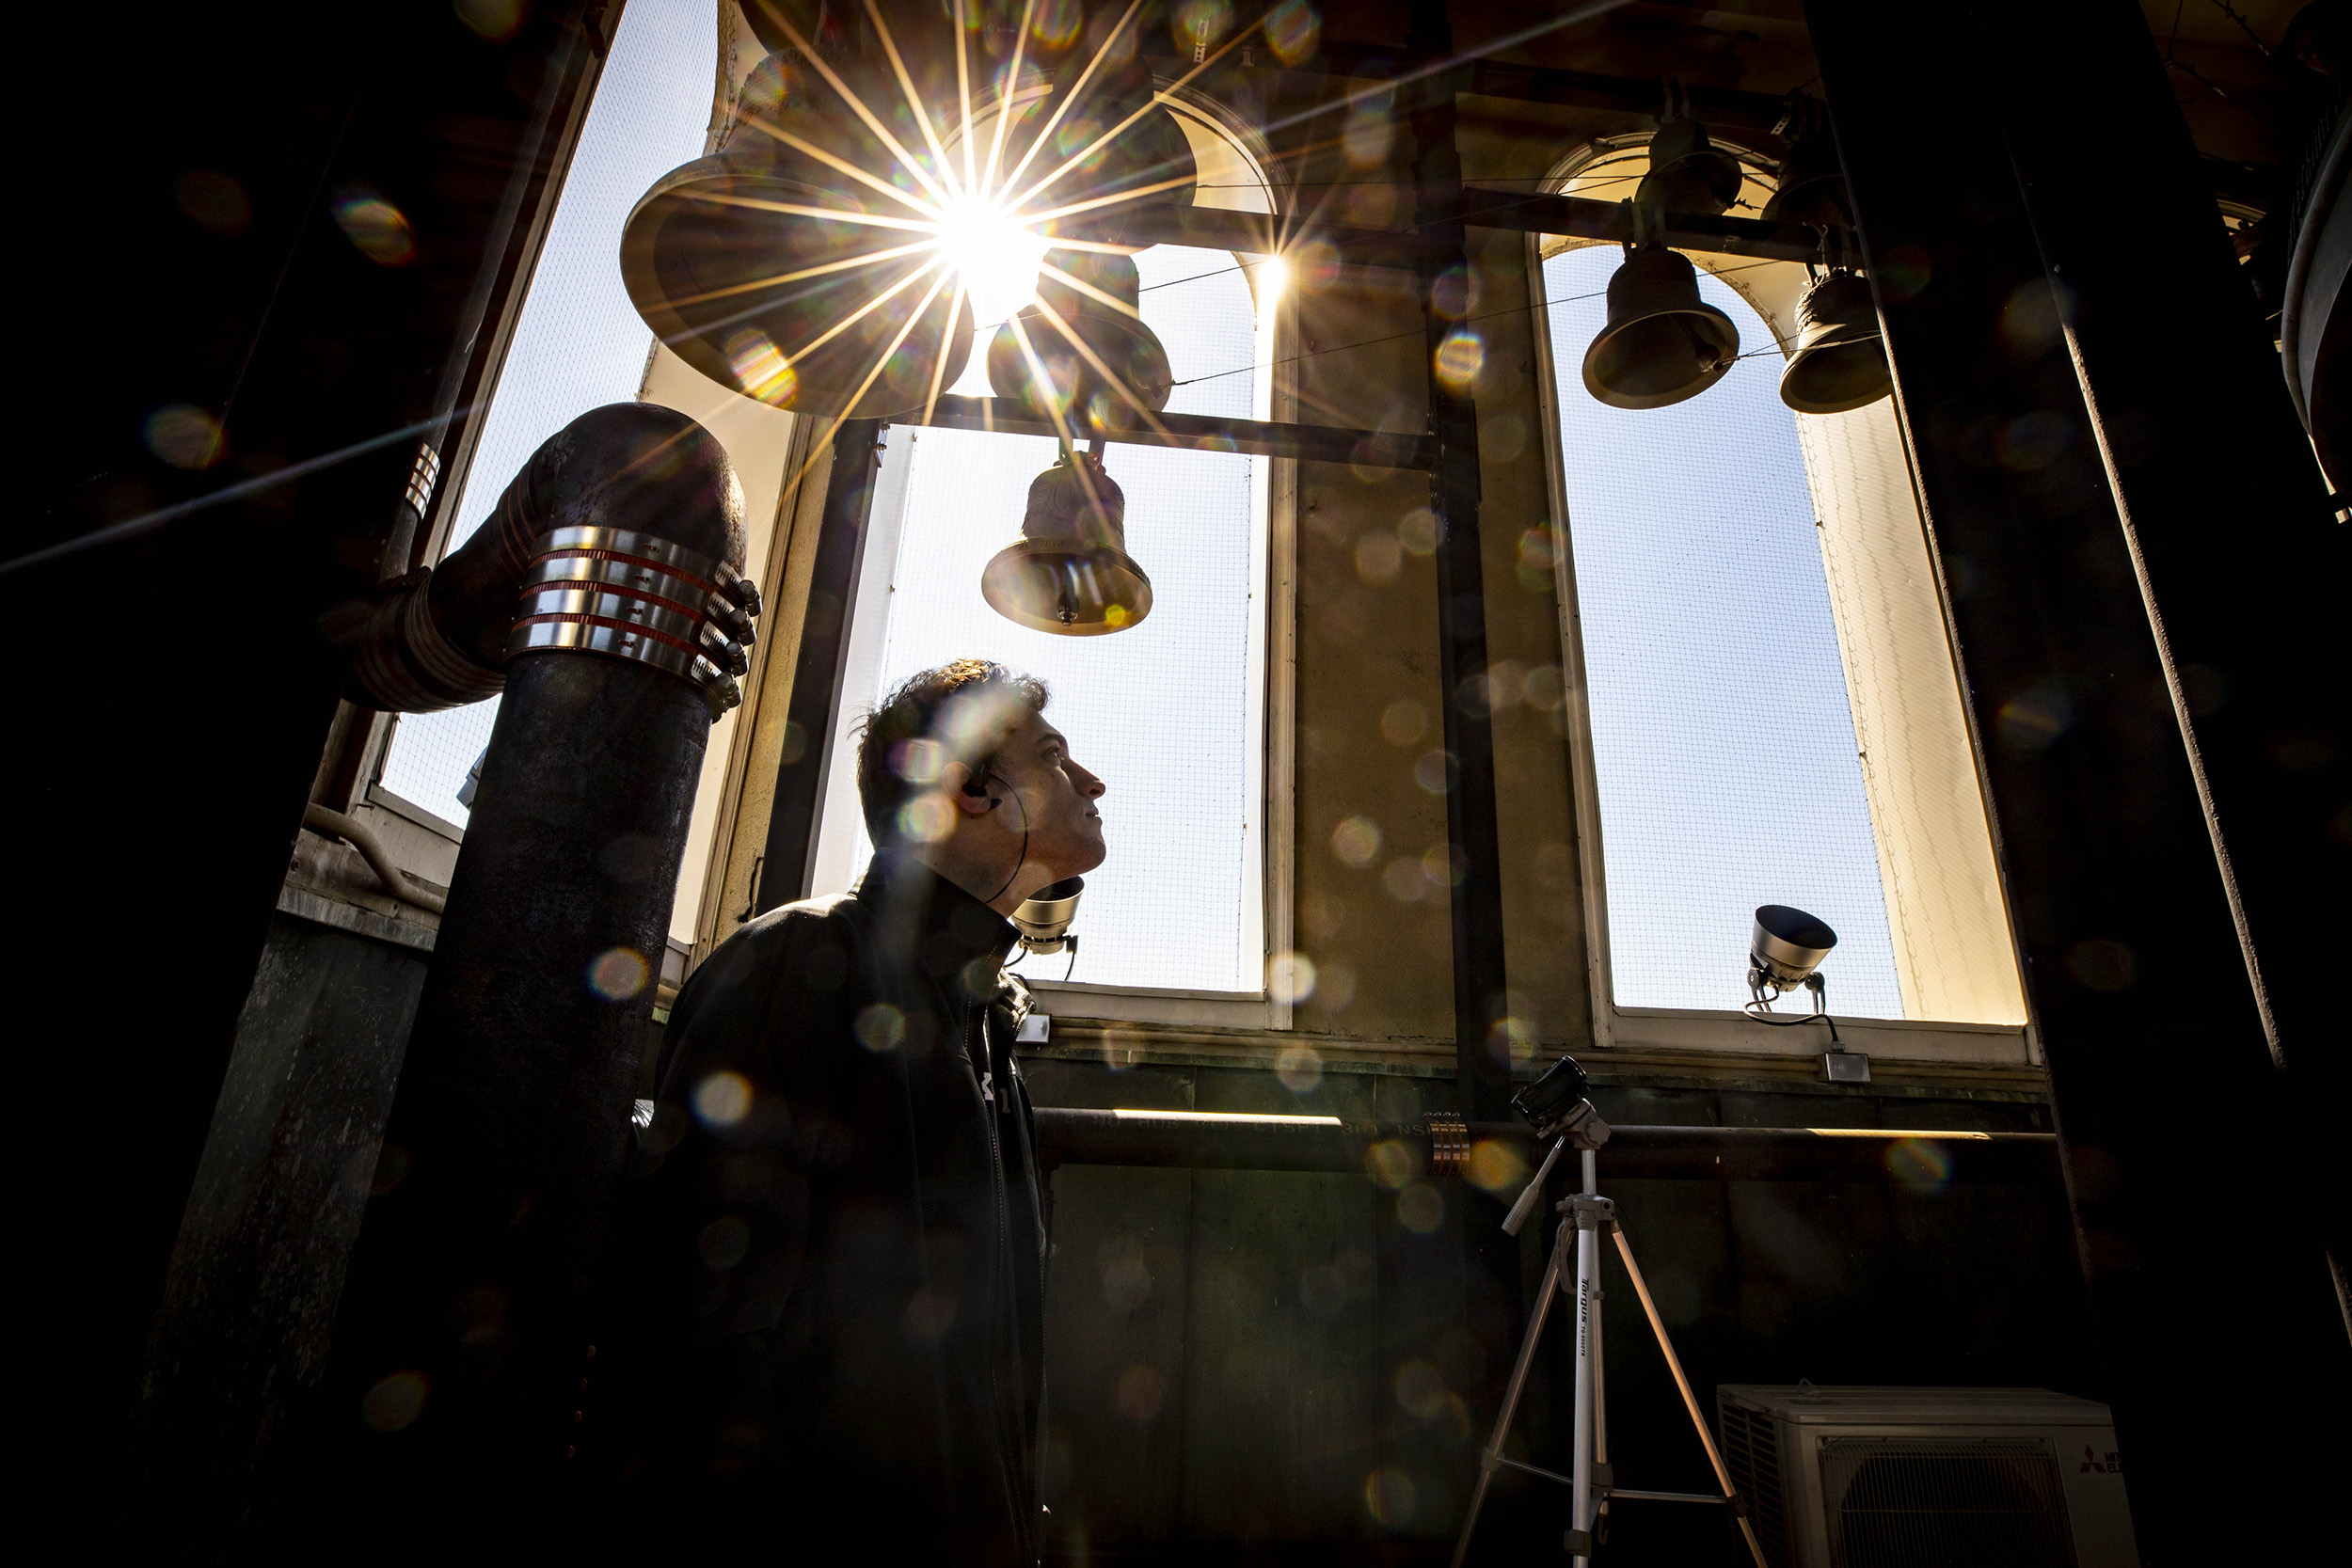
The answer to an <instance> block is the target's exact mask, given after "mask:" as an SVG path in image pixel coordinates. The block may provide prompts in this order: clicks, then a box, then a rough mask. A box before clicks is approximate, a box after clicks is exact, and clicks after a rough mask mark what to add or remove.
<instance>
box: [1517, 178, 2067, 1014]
mask: <svg viewBox="0 0 2352 1568" xmlns="http://www.w3.org/2000/svg"><path fill="white" fill-rule="evenodd" d="M1639 141H1640V138H1628V139H1627V140H1626V143H1625V144H1624V145H1615V144H1604V145H1603V146H1601V147H1599V148H1597V149H1595V150H1594V151H1593V152H1592V153H1591V154H1590V155H1588V156H1587V157H1585V158H1584V159H1582V160H1580V161H1578V162H1576V163H1574V164H1572V165H1571V166H1570V169H1571V172H1570V175H1569V178H1568V179H1567V181H1566V182H1565V187H1566V188H1567V189H1569V190H1571V191H1573V192H1575V193H1576V194H1580V195H1592V196H1597V197H1607V198H1622V197H1625V196H1629V195H1630V194H1631V189H1632V186H1631V183H1630V182H1631V180H1632V179H1633V178H1636V177H1638V172H1639V169H1640V167H1641V165H1642V161H1643V158H1642V149H1641V147H1640V146H1639ZM1749 187H1750V188H1749V191H1748V192H1747V193H1746V197H1747V198H1748V200H1749V203H1750V205H1751V207H1753V206H1760V205H1761V202H1762V200H1763V199H1764V198H1766V197H1768V196H1769V194H1770V186H1769V184H1766V183H1764V182H1763V181H1762V179H1761V178H1760V176H1755V177H1752V178H1751V180H1750V182H1749ZM1554 243H1555V245H1556V244H1558V242H1554ZM1621 260H1622V255H1621V253H1620V252H1619V250H1618V249H1617V248H1616V247H1614V246H1609V245H1597V246H1596V245H1578V246H1575V247H1565V246H1564V247H1562V248H1557V249H1554V250H1553V252H1552V254H1550V255H1549V257H1548V258H1547V259H1546V260H1545V261H1544V263H1543V267H1542V274H1541V277H1542V291H1543V295H1542V297H1543V299H1544V301H1545V306H1544V309H1545V310H1546V312H1547V313H1548V315H1549V348H1550V357H1551V361H1552V386H1551V388H1550V390H1551V392H1552V394H1553V399H1552V401H1553V406H1554V413H1555V418H1556V427H1557V435H1558V447H1557V452H1558V467H1557V469H1556V483H1557V485H1558V495H1559V499H1560V503H1561V508H1562V511H1563V513H1564V514H1565V516H1564V519H1563V526H1564V529H1565V533H1566V536H1567V537H1566V541H1565V543H1566V548H1565V550H1564V551H1563V552H1561V561H1560V564H1559V576H1560V584H1561V588H1562V592H1563V602H1564V604H1565V606H1566V607H1567V610H1568V613H1567V614H1566V616H1565V626H1566V642H1567V649H1566V652H1567V667H1568V669H1569V670H1570V672H1571V674H1572V678H1574V679H1577V680H1578V681H1579V682H1580V684H1581V692H1582V694H1583V698H1584V701H1583V703H1582V704H1581V714H1580V718H1581V723H1580V724H1579V725H1577V726H1576V727H1575V733H1574V734H1573V735H1572V737H1571V738H1572V741H1573V742H1574V744H1575V745H1576V748H1577V752H1578V758H1577V760H1578V764H1579V768H1580V772H1581V780H1580V783H1581V785H1582V788H1583V792H1584V795H1585V800H1584V802H1583V804H1584V808H1585V816H1586V823H1585V826H1586V838H1587V848H1586V865H1585V874H1586V886H1587V890H1588V895H1587V908H1588V914H1589V917H1590V920H1591V923H1592V927H1593V929H1594V934H1595V937H1596V942H1595V948H1596V956H1595V969H1596V979H1597V982H1599V983H1598V984H1597V986H1596V988H1595V990H1596V994H1597V1004H1596V1006H1597V1011H1598V1012H1599V1013H1600V1014H1601V1015H1602V1016H1601V1017H1600V1018H1599V1019H1597V1025H1598V1027H1599V1031H1600V1033H1601V1035H1602V1037H1603V1038H1604V1040H1613V1041H1614V1042H1616V1043H1636V1044H1638V1043H1654V1044H1661V1045H1662V1044H1705V1043H1717V1044H1721V1043H1728V1039H1727V1038H1724V1037H1715V1036H1713V1035H1710V1034H1709V1032H1708V1031H1709V1029H1710V1028H1711V1029H1721V1028H1724V1027H1735V1035H1737V1032H1738V1031H1745V1032H1746V1034H1745V1036H1744V1037H1746V1038H1748V1039H1750V1041H1751V1042H1752V1043H1763V1037H1762V1034H1761V1031H1758V1030H1756V1029H1755V1027H1754V1026H1753V1025H1747V1024H1744V1023H1743V1022H1737V1021H1738V1015H1737V1014H1736V1012H1734V1011H1733V1009H1736V1008H1737V1007H1738V1006H1739V1005H1740V1003H1741V1002H1742V1001H1744V1000H1745V999H1746V990H1745V987H1744V985H1743V983H1742V981H1743V975H1744V966H1743V963H1742V956H1743V955H1744V954H1745V953H1746V951H1747V941H1748V934H1749V927H1750V922H1751V919H1752V912H1753V911H1754V910H1755V908H1756V906H1757V905H1759V904H1764V903H1784V904H1794V905H1797V906H1799V907H1800V908H1803V909H1805V910H1807V911H1811V912H1812V913H1815V914H1817V915H1820V916H1821V917H1822V918H1823V919H1825V920H1827V921H1828V922H1829V923H1830V925H1831V926H1832V927H1835V928H1836V931H1837V933H1838V938H1839V942H1838V946H1837V949H1836V953H1835V955H1834V956H1833V957H1832V958H1831V959H1830V960H1828V961H1827V962H1826V963H1824V965H1823V967H1822V974H1823V975H1824V977H1825V979H1826V980H1827V981H1828V985H1829V991H1828V1002H1829V1006H1830V1008H1831V1011H1832V1012H1833V1013H1834V1014H1837V1015H1840V1016H1851V1017H1856V1018H1860V1019H1873V1020H1888V1021H1897V1020H1900V1021H1908V1022H1918V1023H1934V1024H1937V1025H1962V1026H1967V1025H1987V1026H1994V1029H1993V1030H1992V1031H1991V1032H1993V1033H2004V1034H2007V1035H2009V1036H2010V1037H2015V1036H2016V1035H2017V1028H2018V1025H2020V1024H2021V1023H2022V1021H2023V1019H2024V1007H2023V998H2022V994H2021V990H2020V988H2019V986H2018V982H2017V976H2016V968H2015V958H2014V956H2013V948H2012V945H2011V942H2010V934H2009V930H2008V926H2007V916H2006V911H2005V907H2004V905H2003V901H2002V896H2001V893H2000V888H1999V883H1998V877H1997V872H1996V870H1995V866H1994V859H1993V853H1992V845H1991V835H1990V830H1989V825H1988V822H1987V818H1986V815H1985V811H1984V805H1983V800H1982V796H1981V793H1980V790H1979V784H1978V779H1977V775H1976V771H1975V762H1974V752H1973V750H1972V747H1971V743H1970V740H1969V736H1968V734H1967V728H1966V721H1965V717H1964V711H1963V705H1962V703H1961V696H1960V690H1959V686H1958V681H1957V676H1956V672H1955V669H1954V665H1953V660H1952V657H1951V651H1950V645H1949V641H1948V637H1947V632H1946V629H1945V626H1944V622H1943V617H1942V603H1941V598H1940V594H1939V589H1938V584H1937V581H1936V574H1935V567H1934V562H1933V560H1932V554H1931V551H1930V549H1929V548H1928V544H1927V540H1926V537H1925V531H1924V525H1923V523H1922V522H1921V519H1920V515H1919V512H1918V508H1917V503H1916V500H1915V495H1914V493H1913V491H1912V488H1911V485H1910V477H1909V469H1908V466H1907V462H1906V458H1905V455H1904V451H1903V447H1902V440H1901V433H1900V430H1899V426H1898V424H1897V421H1896V416H1895V413H1894V409H1893V405H1892V404H1891V403H1888V402H1884V401H1882V402H1881V403H1878V404H1872V405H1870V406H1868V407H1866V408H1863V409H1859V410H1856V411H1854V412H1851V413H1847V414H1837V415H1825V416H1813V415H1797V414H1794V413H1791V412H1790V411H1789V410H1788V407H1787V406H1786V405H1784V404H1782V403H1781V402H1780V400H1779V397H1778V391H1777V384H1778V378H1779V375H1780V372H1781V370H1782V367H1783V365H1784V363H1785V360H1784V357H1783V350H1784V349H1785V348H1787V347H1790V346H1793V337H1794V325H1795V324H1794V309H1793V307H1794V304H1795V300H1796V296H1797V294H1798V293H1799V292H1800V291H1801V290H1802V289H1803V287H1804V283H1805V277H1804V270H1803V269H1802V268H1801V267H1799V266H1797V265H1796V264H1794V263H1789V262H1756V261H1743V260H1742V259H1740V258H1738V257H1730V256H1702V257H1696V258H1694V260H1696V261H1698V262H1699V263H1700V266H1701V268H1702V270H1701V272H1700V274H1699V281H1700V293H1701V294H1702V296H1703V297H1704V298H1705V299H1706V300H1707V302H1708V303H1709V304H1711V305H1713V306H1715V307H1716V308H1717V309H1721V310H1723V311H1724V313H1725V314H1727V315H1728V316H1730V317H1731V319H1732V320H1733V322H1734V323H1735V324H1736V325H1737V326H1738V328H1739V331H1740V351H1741V357H1740V360H1739V362H1738V363H1737V364H1736V365H1735V366H1734V367H1733V368H1732V370H1731V371H1730V372H1728V373H1727V374H1726V375H1725V376H1724V378H1723V379H1722V380H1721V381H1719V382H1718V383H1716V384H1715V385H1714V386H1712V387H1711V388H1708V390H1707V391H1705V392H1703V393H1701V394H1699V395H1698V396H1696V397H1694V398H1692V399H1691V400H1689V401H1687V402H1683V403H1680V404H1673V405H1671V406H1669V407H1665V408H1659V409H1647V410H1640V411H1633V410H1624V409H1618V408H1613V407H1609V406H1607V405H1604V404H1601V403H1599V402H1598V401H1597V400H1596V399H1595V398H1594V397H1593V396H1592V395H1591V394H1589V393H1588V392H1587V391H1586V389H1585V388H1584V385H1583V382H1582V378H1581V361H1582V359H1583V356H1584V352H1585V348H1586V346H1587V345H1588V344H1589V343H1590V342H1591V341H1592V340H1593V338H1594V336H1595V335H1596V334H1597V332H1598V331H1599V330H1600V329H1601V327H1602V325H1604V324H1605V322H1606V320H1607V315H1608V302H1607V297H1606V295H1607V289H1608V285H1609V279H1610V277H1611V276H1612V274H1613V272H1614V271H1615V270H1616V268H1617V266H1618V264H1619V262H1620V261H1621ZM1596 841H1597V843H1596ZM1596 847H1597V853H1595V852H1594V851H1595V849H1596ZM1719 1021H1730V1022H1719ZM1963 1033H1964V1030H1963ZM1773 1043H1780V1042H1777V1041H1775V1042H1773ZM1812 1049H1819V1047H1818V1045H1816V1046H1813V1047H1812ZM1870 1049H1874V1050H1884V1049H1887V1047H1886V1046H1885V1045H1884V1044H1883V1043H1879V1042H1874V1043H1873V1044H1872V1045H1871V1046H1870ZM1986 1049H1988V1050H1991V1049H1994V1046H1993V1045H1991V1044H1990V1043H1988V1044H1987V1046H1986Z"/></svg>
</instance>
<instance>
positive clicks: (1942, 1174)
mask: <svg viewBox="0 0 2352 1568" xmlns="http://www.w3.org/2000/svg"><path fill="white" fill-rule="evenodd" d="M1037 1139H1038V1158H1039V1160H1040V1162H1041V1164H1046V1165H1049V1166H1050V1165H1058V1164H1067V1165H1139V1166H1150V1167H1162V1168H1168V1167H1173V1168H1179V1169H1190V1170H1286V1171H1325V1172H1341V1171H1345V1172H1352V1173H1355V1174H1359V1175H1360V1174H1362V1173H1364V1171H1365V1170H1366V1169H1367V1164H1366V1162H1367V1160H1368V1159H1369V1158H1370V1156H1371V1154H1372V1151H1373V1149H1374V1148H1375V1145H1379V1144H1383V1143H1391V1142H1395V1143H1401V1144H1402V1145H1403V1146H1404V1147H1405V1148H1406V1149H1407V1150H1409V1151H1410V1152H1411V1153H1412V1154H1413V1155H1414V1156H1415V1157H1416V1158H1417V1160H1418V1161H1419V1163H1420V1165H1421V1167H1422V1169H1426V1168H1427V1166H1428V1162H1429V1149H1430V1133H1429V1124H1428V1123H1426V1122H1418V1121H1414V1122H1365V1121H1358V1122H1349V1121H1342V1120H1341V1119H1340V1118H1339V1117H1272V1116H1268V1117H1238V1116H1210V1115H1206V1114H1202V1113H1195V1112H1186V1111H1133V1110H1109V1111H1097V1110H1069V1109H1063V1108H1059V1107H1045V1108H1041V1109H1040V1110H1039V1111H1038V1113H1037ZM1470 1139H1471V1141H1472V1143H1473V1145H1475V1144H1480V1143H1486V1142H1499V1143H1500V1144H1501V1145H1502V1147H1503V1148H1505V1149H1507V1150H1509V1151H1510V1152H1511V1153H1512V1154H1513V1155H1515V1156H1516V1157H1517V1158H1518V1160H1519V1161H1520V1162H1521V1168H1525V1167H1526V1166H1527V1165H1528V1164H1533V1163H1534V1159H1533V1157H1534V1152H1535V1151H1534V1139H1533V1137H1532V1135H1531V1134H1530V1132H1528V1129H1527V1128H1526V1126H1525V1125H1524V1124H1522V1123H1519V1122H1473V1123H1471V1124H1470ZM2057 1146H2058V1140H2057V1139H2056V1138H2055V1137H2053V1136H2052V1135H2051V1134H2049V1133H2047V1132H1962V1131H1955V1130H1951V1129H1944V1128H1884V1127H1871V1128H1847V1127H1673V1126H1658V1127H1627V1126H1618V1125H1613V1126H1612V1127H1611V1129H1610V1134H1609V1148H1608V1151H1607V1152H1608V1160H1609V1175H1610V1177H1611V1179H1612V1180H1651V1179H1666V1180H1693V1179H1695V1180H1729V1181H1773V1180H1788V1181H1824V1180H1826V1181H1838V1180H1843V1181H1852V1180H1866V1181H1884V1180H1914V1181H1917V1182H1919V1183H1921V1184H1923V1185H1935V1184H1941V1183H1943V1182H1959V1183H1981V1182H2006V1183H2017V1184H2040V1183H2043V1182H2048V1181H2053V1180H2056V1179H2057V1175H2058V1171H2057V1164H2056V1156H2057ZM1897 1148H1901V1149H1902V1158H1903V1161H1904V1167H1903V1168H1902V1169H1901V1170H1900V1171H1899V1172H1898V1171H1891V1170H1890V1169H1889V1168H1888V1161H1889V1157H1890V1156H1891V1155H1893V1154H1894V1153H1895V1151H1896V1149H1897Z"/></svg>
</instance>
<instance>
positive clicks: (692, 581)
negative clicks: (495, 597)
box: [506, 527, 760, 720]
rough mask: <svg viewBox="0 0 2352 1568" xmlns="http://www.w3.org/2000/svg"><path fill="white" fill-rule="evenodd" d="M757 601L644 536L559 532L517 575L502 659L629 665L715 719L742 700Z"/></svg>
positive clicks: (714, 568)
mask: <svg viewBox="0 0 2352 1568" xmlns="http://www.w3.org/2000/svg"><path fill="white" fill-rule="evenodd" d="M759 609H760V605H759V591H758V589H756V588H755V587H754V586H753V585H752V584H751V582H750V581H749V580H748V579H746V578H744V577H743V576H742V575H741V574H740V573H739V572H737V571H736V570H735V568H734V567H732V566H730V565H729V564H727V562H723V561H716V560H713V559H712V558H710V557H708V556H706V555H702V554H700V553H698V552H696V551H693V550H690V549H688V548H686V547H685V546H682V545H677V544H673V543H672V542H671V541H669V540H667V539H663V538H660V537H658V536H656V535H654V534H650V533H632V532H629V531H627V530H625V529H614V528H590V527H574V528H559V529H554V530H551V531H548V532H547V533H544V534H542V535H540V537H539V538H538V540H537V541H536V542H535V543H534V544H533V545H532V552H531V563H530V565H529V566H527V567H526V568H525V569H524V572H523V580H522V590H521V600H520V602H519V603H518V604H517V605H516V610H515V626H514V630H513V631H511V632H509V633H508V634H507V639H506V657H508V658H509V659H514V658H516V657H520V656H522V655H524V654H534V653H564V652H568V653H592V654H603V655H606V656H607V657H612V658H627V659H633V660H635V661H636V662H638V663H640V664H649V665H651V666H653V667H654V668H655V669H657V670H660V671H663V672H665V673H669V674H673V675H675V676H677V677H678V678H679V679H681V680H683V681H685V682H686V683H687V684H688V685H690V686H691V687H693V688H694V689H696V690H697V691H700V692H701V693H702V694H703V701H704V702H705V703H706V704H707V705H709V708H710V716H711V718H712V719H714V720H715V719H717V718H718V717H719V716H720V715H721V714H723V713H724V712H726V711H727V709H729V708H731V707H734V706H735V705H738V704H739V703H740V702H742V700H743V689H742V687H741V686H740V685H739V684H738V683H737V679H736V677H737V676H739V675H741V674H743V673H745V672H746V671H748V670H749V669H750V668H751V655H750V653H749V649H750V646H751V644H752V643H753V642H754V641H755V640H756V637H757V630H756V627H755V625H754V618H755V616H757V615H758V614H759Z"/></svg>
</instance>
